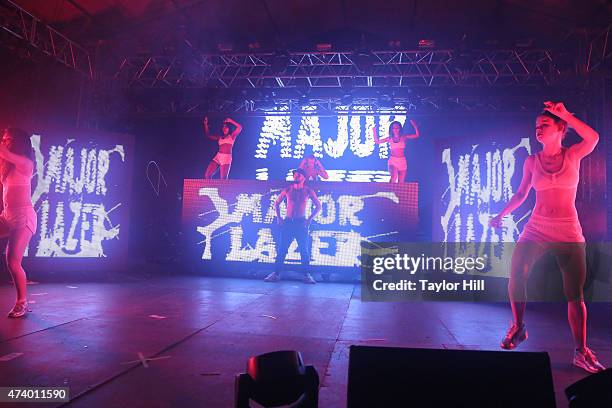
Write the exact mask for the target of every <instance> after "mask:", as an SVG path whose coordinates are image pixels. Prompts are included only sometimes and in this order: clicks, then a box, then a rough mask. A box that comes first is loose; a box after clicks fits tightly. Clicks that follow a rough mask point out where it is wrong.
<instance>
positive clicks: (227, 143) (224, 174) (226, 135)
mask: <svg viewBox="0 0 612 408" xmlns="http://www.w3.org/2000/svg"><path fill="white" fill-rule="evenodd" d="M203 125H204V134H205V135H206V137H207V138H209V139H212V140H216V141H217V143H219V151H218V152H217V154H216V155H215V157H214V158H213V159H212V160H211V162H210V163H209V164H208V167H207V168H206V172H205V173H204V178H205V179H211V178H212V176H213V175H214V174H215V172H216V171H217V169H219V168H220V178H221V179H227V178H228V176H229V172H230V167H231V165H232V148H233V147H234V142H235V141H236V137H237V136H238V135H239V134H240V132H241V131H242V126H241V125H240V123H238V122H236V121H235V120H233V119H230V118H226V119H225V120H224V121H223V126H222V127H221V135H213V134H211V133H210V130H209V128H208V117H205V118H204V123H203ZM230 125H233V126H234V127H235V128H234V131H233V132H230Z"/></svg>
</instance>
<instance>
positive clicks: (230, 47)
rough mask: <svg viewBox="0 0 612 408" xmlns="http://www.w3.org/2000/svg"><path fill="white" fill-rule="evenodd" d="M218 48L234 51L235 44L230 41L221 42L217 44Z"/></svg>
mask: <svg viewBox="0 0 612 408" xmlns="http://www.w3.org/2000/svg"><path fill="white" fill-rule="evenodd" d="M217 49H218V50H219V51H221V52H232V51H234V46H233V45H232V44H230V43H219V44H217Z"/></svg>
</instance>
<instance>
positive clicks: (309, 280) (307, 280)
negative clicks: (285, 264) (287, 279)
mask: <svg viewBox="0 0 612 408" xmlns="http://www.w3.org/2000/svg"><path fill="white" fill-rule="evenodd" d="M304 283H317V281H316V280H314V278H313V277H312V275H311V274H309V273H307V274H306V276H304Z"/></svg>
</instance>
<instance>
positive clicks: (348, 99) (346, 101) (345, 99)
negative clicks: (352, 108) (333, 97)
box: [340, 92, 355, 106]
mask: <svg viewBox="0 0 612 408" xmlns="http://www.w3.org/2000/svg"><path fill="white" fill-rule="evenodd" d="M354 99H355V98H354V97H353V95H352V94H351V93H350V92H345V93H344V95H342V98H340V102H341V103H342V105H346V106H349V105H352V104H353V100H354Z"/></svg>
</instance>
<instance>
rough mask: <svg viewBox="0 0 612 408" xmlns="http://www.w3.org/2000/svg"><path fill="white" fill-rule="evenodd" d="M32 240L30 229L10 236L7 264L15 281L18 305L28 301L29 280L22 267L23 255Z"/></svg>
mask: <svg viewBox="0 0 612 408" xmlns="http://www.w3.org/2000/svg"><path fill="white" fill-rule="evenodd" d="M31 238H32V231H30V230H29V229H28V228H20V229H18V230H15V231H13V232H12V233H11V235H10V238H9V244H8V247H7V250H6V263H7V266H8V269H9V271H10V272H11V275H13V280H14V281H15V288H16V289H17V302H18V303H19V302H25V301H26V299H27V289H26V283H27V278H26V273H25V271H24V270H23V266H21V261H22V260H23V253H24V252H25V250H26V247H27V246H28V243H29V242H30V239H31Z"/></svg>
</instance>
